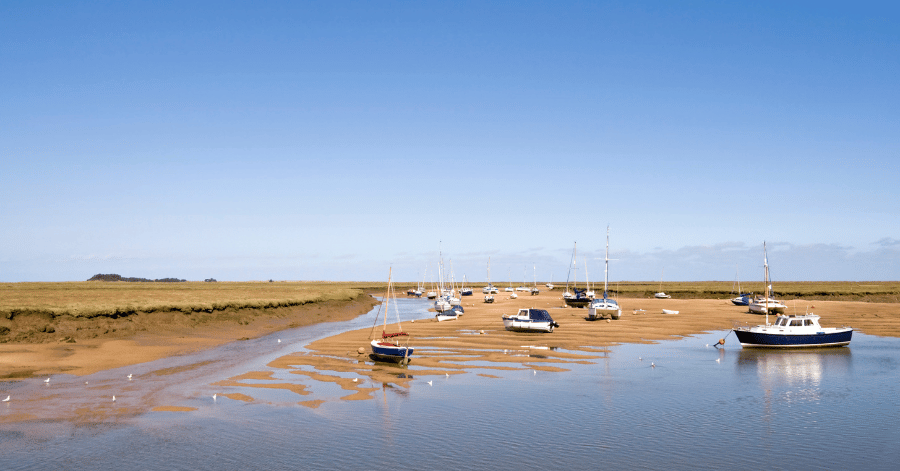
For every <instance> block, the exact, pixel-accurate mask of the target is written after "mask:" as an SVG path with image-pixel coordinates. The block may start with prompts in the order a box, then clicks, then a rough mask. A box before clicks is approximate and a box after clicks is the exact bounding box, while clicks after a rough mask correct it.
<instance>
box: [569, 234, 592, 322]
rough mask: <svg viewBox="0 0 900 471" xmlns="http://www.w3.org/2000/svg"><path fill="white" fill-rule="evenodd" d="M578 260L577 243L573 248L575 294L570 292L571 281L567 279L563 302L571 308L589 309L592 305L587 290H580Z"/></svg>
mask: <svg viewBox="0 0 900 471" xmlns="http://www.w3.org/2000/svg"><path fill="white" fill-rule="evenodd" d="M577 260H578V243H577V242H576V243H575V245H574V246H573V248H572V264H571V265H570V266H571V267H572V270H573V272H574V274H573V276H572V291H574V293H570V292H569V280H568V279H566V291H565V292H564V293H563V301H565V303H566V306H569V307H587V306H588V304H590V303H591V298H589V297H587V294H586V292H587V289H578V265H577V263H576V261H577Z"/></svg>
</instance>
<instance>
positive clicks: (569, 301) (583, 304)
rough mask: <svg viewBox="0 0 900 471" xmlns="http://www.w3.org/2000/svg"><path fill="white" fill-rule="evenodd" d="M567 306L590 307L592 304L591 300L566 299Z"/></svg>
mask: <svg viewBox="0 0 900 471" xmlns="http://www.w3.org/2000/svg"><path fill="white" fill-rule="evenodd" d="M565 301H566V306H569V307H588V304H590V303H591V299H590V298H565Z"/></svg>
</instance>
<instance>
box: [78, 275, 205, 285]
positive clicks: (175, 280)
mask: <svg viewBox="0 0 900 471" xmlns="http://www.w3.org/2000/svg"><path fill="white" fill-rule="evenodd" d="M88 281H130V282H137V281H140V282H145V281H155V282H161V283H178V282H183V281H187V280H179V279H178V278H159V279H157V280H150V279H147V278H134V277H128V278H125V277H122V276H121V275H116V274H109V275H104V274H102V273H101V274H96V275H94V276H92V277H90V278H88Z"/></svg>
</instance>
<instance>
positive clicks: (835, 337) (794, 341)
mask: <svg viewBox="0 0 900 471" xmlns="http://www.w3.org/2000/svg"><path fill="white" fill-rule="evenodd" d="M734 334H735V335H736V336H737V339H738V342H740V343H741V346H743V347H760V348H805V347H843V346H845V345H848V344H850V338H851V337H852V336H853V330H852V329H851V330H846V331H841V332H834V333H825V332H820V333H816V334H810V335H777V334H769V333H764V332H750V331H749V330H737V329H736V330H735V331H734Z"/></svg>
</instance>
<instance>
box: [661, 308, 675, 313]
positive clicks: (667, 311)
mask: <svg viewBox="0 0 900 471" xmlns="http://www.w3.org/2000/svg"><path fill="white" fill-rule="evenodd" d="M662 313H663V314H678V311H674V310H672V309H663V310H662Z"/></svg>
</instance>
